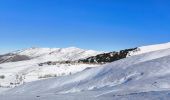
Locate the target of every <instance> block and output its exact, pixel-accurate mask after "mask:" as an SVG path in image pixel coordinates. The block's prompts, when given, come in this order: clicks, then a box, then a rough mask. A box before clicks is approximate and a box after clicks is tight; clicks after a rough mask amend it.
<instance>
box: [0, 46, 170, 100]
mask: <svg viewBox="0 0 170 100" xmlns="http://www.w3.org/2000/svg"><path fill="white" fill-rule="evenodd" d="M139 48H141V49H139V50H138V51H136V52H133V53H134V54H131V55H133V56H131V57H128V58H125V59H122V60H118V61H115V62H112V63H108V64H105V65H101V66H98V67H96V66H94V65H92V66H89V65H88V66H89V67H87V65H85V67H83V65H78V66H79V67H80V69H81V70H79V67H78V68H77V67H76V70H78V71H76V72H75V73H73V74H69V73H70V71H68V70H67V69H70V68H69V67H68V66H65V65H64V66H63V67H62V68H66V70H67V71H68V72H66V73H67V74H69V75H66V76H63V75H61V76H59V77H56V78H48V79H44V80H38V81H33V82H29V81H28V83H25V84H23V85H20V86H18V87H15V88H12V89H10V90H7V91H3V92H1V95H0V97H1V100H169V99H170V43H166V44H159V45H152V46H144V47H139ZM35 62H37V61H35ZM26 63H28V64H29V62H27V61H25V65H26ZM32 63H33V62H32ZM6 64H9V63H6ZM10 65H11V68H10V69H11V70H12V68H13V66H12V64H10ZM16 65H17V64H16ZM21 65H22V64H21ZM56 66H57V65H56ZM59 66H60V65H59ZM74 66H75V65H73V66H72V65H71V67H74ZM0 67H2V68H3V66H0ZM22 67H23V66H22ZM22 67H21V68H22ZM34 67H35V66H34ZM43 67H44V68H47V69H41V70H38V72H40V73H41V74H42V73H44V72H46V71H48V72H50V71H49V70H48V69H49V68H48V67H53V66H43ZM15 68H16V67H15ZM21 68H18V70H21ZM29 68H31V67H29ZM36 68H38V67H36ZM24 69H25V68H24ZM71 69H72V68H71ZM82 69H83V70H82ZM4 70H5V69H4ZM8 70H9V69H7V71H8ZM52 70H53V71H51V73H53V72H54V73H55V68H54V69H53V68H52ZM17 72H18V71H17ZM21 72H25V71H23V70H22V71H21ZM31 72H32V71H31ZM33 73H34V74H35V73H37V72H36V71H33ZM33 73H30V74H32V75H33ZM28 75H29V74H28ZM28 79H31V78H28ZM1 82H2V81H1Z"/></svg>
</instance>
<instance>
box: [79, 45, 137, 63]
mask: <svg viewBox="0 0 170 100" xmlns="http://www.w3.org/2000/svg"><path fill="white" fill-rule="evenodd" d="M136 50H137V48H131V49H125V50H121V51H119V52H109V53H104V54H99V55H97V56H92V57H89V58H86V59H80V60H79V61H78V62H80V63H108V62H113V61H116V60H120V59H123V58H126V57H127V55H128V53H129V52H130V51H136Z"/></svg>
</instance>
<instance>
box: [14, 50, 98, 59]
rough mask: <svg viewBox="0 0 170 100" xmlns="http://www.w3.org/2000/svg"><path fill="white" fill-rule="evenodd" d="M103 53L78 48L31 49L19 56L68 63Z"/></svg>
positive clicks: (22, 51) (21, 52)
mask: <svg viewBox="0 0 170 100" xmlns="http://www.w3.org/2000/svg"><path fill="white" fill-rule="evenodd" d="M99 53H101V52H97V51H93V50H84V49H80V48H76V47H69V48H29V49H25V50H21V51H19V52H17V54H19V55H25V56H28V57H30V58H36V59H39V60H41V61H63V60H64V61H66V60H78V59H81V58H86V57H90V56H95V55H97V54H99Z"/></svg>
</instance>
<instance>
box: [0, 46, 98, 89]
mask: <svg viewBox="0 0 170 100" xmlns="http://www.w3.org/2000/svg"><path fill="white" fill-rule="evenodd" d="M99 53H100V52H97V51H93V50H83V49H79V48H75V47H70V48H63V49H61V48H53V49H50V48H30V49H25V50H18V51H16V52H12V53H9V54H5V55H2V57H1V59H2V60H1V61H2V64H0V87H3V88H12V87H15V86H18V85H21V84H24V83H26V82H31V81H35V80H40V79H45V78H52V77H58V76H64V75H71V74H73V73H76V72H79V71H82V70H84V69H86V68H88V67H95V66H97V65H92V64H76V63H74V64H60V63H56V64H55V65H43V66H39V63H44V62H46V61H66V60H71V61H74V60H77V59H81V58H85V57H89V56H95V55H97V54H99ZM24 57H25V59H24ZM26 58H29V59H26ZM17 60H18V61H17Z"/></svg>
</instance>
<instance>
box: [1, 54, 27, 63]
mask: <svg viewBox="0 0 170 100" xmlns="http://www.w3.org/2000/svg"><path fill="white" fill-rule="evenodd" d="M23 60H30V58H29V57H27V56H25V55H17V54H12V53H8V54H5V55H0V64H1V63H6V62H16V61H23Z"/></svg>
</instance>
